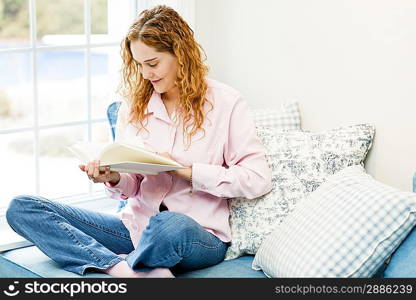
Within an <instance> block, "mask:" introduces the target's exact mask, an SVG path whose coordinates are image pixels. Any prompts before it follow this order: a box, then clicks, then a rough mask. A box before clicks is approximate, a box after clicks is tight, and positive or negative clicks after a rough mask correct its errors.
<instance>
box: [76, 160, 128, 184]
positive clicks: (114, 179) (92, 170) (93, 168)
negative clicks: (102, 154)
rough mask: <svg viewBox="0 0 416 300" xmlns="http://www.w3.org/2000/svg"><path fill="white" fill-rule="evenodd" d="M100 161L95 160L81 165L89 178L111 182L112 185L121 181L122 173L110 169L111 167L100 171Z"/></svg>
mask: <svg viewBox="0 0 416 300" xmlns="http://www.w3.org/2000/svg"><path fill="white" fill-rule="evenodd" d="M99 166H100V161H99V160H93V161H90V162H88V163H87V164H86V165H79V168H80V169H81V171H83V172H85V173H86V174H87V176H88V178H89V179H90V180H91V181H92V182H94V183H97V182H109V183H110V184H111V185H116V184H117V183H118V182H119V181H120V173H119V172H115V171H110V167H106V168H105V171H100V167H99Z"/></svg>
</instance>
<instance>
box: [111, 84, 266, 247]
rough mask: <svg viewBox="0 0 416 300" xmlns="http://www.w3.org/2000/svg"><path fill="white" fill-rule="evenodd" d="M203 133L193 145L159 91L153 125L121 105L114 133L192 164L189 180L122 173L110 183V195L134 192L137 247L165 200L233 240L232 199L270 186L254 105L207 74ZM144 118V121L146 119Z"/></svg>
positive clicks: (127, 219)
mask: <svg viewBox="0 0 416 300" xmlns="http://www.w3.org/2000/svg"><path fill="white" fill-rule="evenodd" d="M207 83H208V91H207V94H206V98H207V99H208V100H209V101H210V102H211V103H212V105H213V109H212V110H210V108H211V106H210V105H209V104H206V105H205V108H204V109H205V111H206V119H205V121H204V123H203V128H204V129H205V134H204V133H203V132H201V131H198V132H197V133H196V135H194V136H193V137H192V139H191V145H190V146H189V147H188V148H187V147H186V146H187V144H186V142H187V140H186V136H184V135H183V132H182V128H181V127H180V126H179V127H178V126H176V125H175V123H174V122H173V121H172V120H171V119H170V118H169V115H168V113H167V111H166V109H165V106H164V104H163V101H162V99H161V95H160V94H159V93H156V92H153V95H152V96H151V99H150V101H149V104H148V107H147V113H148V115H149V117H148V123H147V125H146V128H147V130H148V131H145V130H139V129H138V127H136V126H134V125H133V124H130V123H128V122H127V120H128V115H129V108H128V105H127V104H126V103H123V104H122V105H121V107H120V110H119V114H118V121H117V127H116V140H118V141H123V140H124V141H125V142H128V143H130V144H132V143H133V144H137V145H139V146H142V147H145V148H147V149H149V150H151V151H155V152H159V153H162V152H168V153H169V154H170V155H171V156H172V158H173V159H174V160H176V161H178V162H179V163H181V164H182V165H184V166H192V193H190V190H191V186H190V183H189V181H186V180H184V179H180V178H178V177H176V176H171V175H170V174H169V173H167V172H163V173H159V174H158V175H141V174H125V173H122V174H120V175H121V179H120V182H119V183H118V184H117V185H115V186H110V185H109V184H108V183H107V184H106V190H107V194H108V195H109V196H110V197H111V198H115V199H128V205H126V206H125V208H124V209H123V210H122V211H121V213H120V218H121V220H122V222H123V224H124V225H125V226H126V228H127V229H128V230H129V232H130V236H131V239H132V242H133V245H134V247H136V246H137V244H138V241H139V240H140V237H141V233H142V231H143V230H144V228H145V227H146V226H147V224H148V221H149V218H150V217H151V216H152V215H155V214H157V213H158V212H159V207H160V205H161V204H162V203H163V205H165V206H166V207H167V208H168V210H169V211H173V212H178V213H183V214H185V215H187V216H189V217H191V218H193V219H194V220H195V221H196V222H198V223H199V224H200V225H201V226H202V227H203V228H205V229H206V230H207V231H209V232H211V233H212V234H214V235H216V236H217V237H218V238H219V239H221V240H222V241H224V242H229V241H230V240H231V230H230V225H229V221H228V218H229V208H228V202H227V199H228V198H234V197H245V198H248V199H254V198H256V197H259V196H261V195H264V194H266V193H268V192H269V191H270V190H271V171H270V169H269V167H268V164H267V161H266V158H265V155H264V147H263V145H262V144H261V142H260V140H259V138H258V137H257V135H256V131H255V126H254V123H253V121H252V120H251V119H250V117H249V115H248V107H247V104H246V102H245V101H243V100H242V98H241V95H240V93H238V92H237V91H236V90H234V89H232V88H231V87H229V86H227V85H225V84H222V83H220V82H217V81H215V80H211V79H207ZM145 124H146V123H145Z"/></svg>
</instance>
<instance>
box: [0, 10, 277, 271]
mask: <svg viewBox="0 0 416 300" xmlns="http://www.w3.org/2000/svg"><path fill="white" fill-rule="evenodd" d="M122 57H123V70H122V74H123V82H122V85H121V87H122V89H121V91H122V94H123V96H124V98H125V99H126V101H124V103H123V104H122V106H121V107H120V110H119V117H118V123H117V129H116V138H117V139H118V140H119V141H121V140H124V141H126V142H129V143H136V144H140V145H142V146H144V147H146V148H148V149H151V150H153V151H155V152H159V153H162V154H163V155H165V156H168V157H170V158H172V159H174V160H176V161H178V162H179V163H181V164H182V165H184V166H187V168H185V169H181V170H177V171H171V172H163V173H160V174H158V175H142V174H123V173H121V174H120V173H118V172H112V171H110V170H106V171H99V169H98V165H99V161H92V162H89V163H88V164H86V165H80V169H81V170H82V171H84V172H85V173H86V174H87V175H88V177H89V178H90V179H91V180H92V181H93V182H97V183H104V185H105V187H106V190H107V191H108V194H109V195H110V196H111V197H113V198H115V199H128V205H127V207H126V208H125V209H124V210H123V211H122V213H121V215H120V216H119V217H117V216H114V215H107V214H102V213H97V212H93V211H88V210H84V209H79V208H75V207H72V206H67V205H63V204H60V203H56V202H53V201H50V200H48V199H45V198H41V197H33V196H19V197H16V198H14V199H13V201H12V202H11V204H10V207H9V209H8V211H7V220H8V222H9V224H10V226H11V227H12V228H13V229H14V230H15V231H16V232H17V233H19V234H20V235H22V236H24V237H25V238H27V239H28V240H31V241H32V242H33V243H34V244H35V245H37V246H38V247H39V248H40V249H41V250H42V251H43V252H44V253H45V254H46V255H48V256H49V257H51V258H52V259H53V260H55V261H56V262H58V263H59V264H61V265H62V266H63V268H65V269H66V270H69V271H72V272H76V273H78V274H84V273H85V272H86V271H87V270H100V271H101V272H105V273H107V274H110V275H112V276H114V277H173V274H172V272H171V271H174V272H182V271H186V270H192V269H198V268H203V267H208V266H211V265H214V264H217V263H219V262H221V261H222V260H223V259H224V256H225V253H226V250H227V247H228V245H229V243H230V241H231V232H230V225H229V223H228V217H229V210H228V204H227V199H228V198H231V197H246V198H250V199H253V198H256V197H258V196H261V195H263V194H265V193H267V192H269V191H270V189H271V173H270V170H269V168H268V165H267V162H266V159H265V156H264V151H263V146H262V145H261V143H260V141H259V139H258V138H257V136H256V133H255V127H254V124H253V122H252V121H251V120H250V119H249V117H248V113H247V105H246V103H245V102H244V101H243V100H242V99H241V96H240V94H239V93H238V92H237V91H235V90H234V89H232V88H230V87H228V86H226V85H224V84H221V83H219V82H216V81H213V80H209V79H207V78H206V73H207V68H206V66H205V65H204V64H203V62H202V58H201V48H200V47H199V45H198V44H197V43H196V42H195V40H194V36H193V32H192V30H191V29H190V27H189V26H188V25H187V24H186V22H185V21H184V20H183V19H182V18H181V17H180V16H179V15H178V13H177V12H175V11H174V10H173V9H171V8H168V7H166V6H157V7H155V8H153V9H149V10H145V11H143V12H142V13H141V14H140V16H139V18H138V19H137V20H136V21H135V22H134V23H133V24H132V25H131V27H130V29H129V32H128V34H127V36H126V37H125V39H124V40H123V42H122ZM33 224H36V225H35V226H34V225H33ZM143 267H147V269H143ZM148 268H150V269H148Z"/></svg>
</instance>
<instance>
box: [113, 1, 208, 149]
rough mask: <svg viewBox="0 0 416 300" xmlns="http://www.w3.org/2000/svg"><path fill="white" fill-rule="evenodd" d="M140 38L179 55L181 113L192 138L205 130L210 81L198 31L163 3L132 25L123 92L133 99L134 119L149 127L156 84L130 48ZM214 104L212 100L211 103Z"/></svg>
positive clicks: (123, 47)
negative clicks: (148, 114) (142, 70)
mask: <svg viewBox="0 0 416 300" xmlns="http://www.w3.org/2000/svg"><path fill="white" fill-rule="evenodd" d="M136 40H140V41H141V42H143V43H144V44H146V45H147V46H149V47H153V48H154V49H156V51H158V52H169V53H171V54H173V55H175V56H176V57H177V61H178V72H177V76H176V78H177V79H176V81H175V84H176V86H177V87H178V89H179V103H178V107H179V111H178V113H179V116H180V119H181V120H182V122H183V124H184V126H183V131H184V134H185V135H187V140H188V142H190V140H191V137H192V136H193V135H194V134H195V133H196V132H197V131H198V130H200V129H201V130H204V129H203V128H202V124H203V122H204V119H205V113H204V104H205V102H207V101H208V100H207V99H206V98H205V94H206V92H207V89H208V85H207V83H206V81H205V77H206V75H207V73H208V68H207V66H205V64H204V63H203V60H202V54H203V53H204V51H203V49H202V47H201V46H200V45H199V44H198V43H197V42H196V41H195V38H194V32H193V30H192V29H191V28H190V27H189V25H188V24H187V23H186V22H185V21H184V20H183V19H182V17H181V16H180V15H179V14H178V13H177V12H176V11H175V10H173V9H172V8H170V7H167V6H165V5H159V6H156V7H154V8H152V9H147V10H144V11H143V12H141V13H140V15H139V17H138V18H137V19H136V20H135V21H134V22H133V24H132V25H131V26H130V28H129V31H128V33H127V35H126V37H125V38H124V39H123V41H122V43H121V56H122V59H123V66H122V70H121V72H122V82H121V85H120V92H121V94H122V95H123V96H124V97H125V98H126V99H127V100H128V101H129V102H130V106H131V112H130V113H131V114H130V120H129V121H130V122H139V123H140V124H141V126H142V128H145V125H144V121H145V118H146V115H145V111H146V108H147V105H148V103H149V100H150V97H151V95H152V93H153V85H152V84H151V83H150V81H149V80H146V79H144V78H143V77H142V75H141V73H140V72H139V68H138V65H137V63H136V61H135V60H134V59H133V55H132V53H131V50H130V43H131V42H132V41H136ZM211 108H212V104H211Z"/></svg>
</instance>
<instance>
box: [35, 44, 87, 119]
mask: <svg viewBox="0 0 416 300" xmlns="http://www.w3.org/2000/svg"><path fill="white" fill-rule="evenodd" d="M84 60H85V51H84V50H65V51H57V50H55V51H41V52H39V53H38V57H37V61H38V67H39V68H38V69H39V70H38V72H39V73H38V78H39V87H38V92H39V122H40V124H41V125H43V124H51V123H60V122H68V121H79V120H85V119H86V100H85V98H86V92H85V83H86V80H85V61H84Z"/></svg>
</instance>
